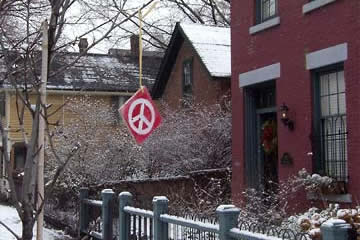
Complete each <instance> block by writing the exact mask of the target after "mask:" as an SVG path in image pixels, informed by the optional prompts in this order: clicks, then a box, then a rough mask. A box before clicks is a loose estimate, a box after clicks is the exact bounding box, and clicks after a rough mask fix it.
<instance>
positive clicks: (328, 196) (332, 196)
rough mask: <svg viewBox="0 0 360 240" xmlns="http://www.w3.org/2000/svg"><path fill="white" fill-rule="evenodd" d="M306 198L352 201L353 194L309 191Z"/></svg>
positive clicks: (341, 201) (342, 201)
mask: <svg viewBox="0 0 360 240" xmlns="http://www.w3.org/2000/svg"><path fill="white" fill-rule="evenodd" d="M306 198H307V199H309V200H326V201H329V202H340V203H352V195H351V194H323V195H319V194H318V193H314V192H308V193H307V194H306Z"/></svg>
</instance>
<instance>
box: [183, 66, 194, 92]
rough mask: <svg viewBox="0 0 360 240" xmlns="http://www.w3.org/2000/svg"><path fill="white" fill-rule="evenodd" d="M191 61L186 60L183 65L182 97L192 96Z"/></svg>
mask: <svg viewBox="0 0 360 240" xmlns="http://www.w3.org/2000/svg"><path fill="white" fill-rule="evenodd" d="M192 81H193V79H192V60H191V59H190V60H186V61H184V63H183V97H184V98H189V97H191V96H192Z"/></svg>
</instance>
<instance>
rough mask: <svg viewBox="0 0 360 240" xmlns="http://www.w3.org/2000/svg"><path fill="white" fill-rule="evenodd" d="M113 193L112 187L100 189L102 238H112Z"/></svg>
mask: <svg viewBox="0 0 360 240" xmlns="http://www.w3.org/2000/svg"><path fill="white" fill-rule="evenodd" d="M114 195H115V193H114V192H113V190H112V189H104V190H102V191H101V198H102V209H101V212H102V240H112V238H113V218H112V210H113V199H114Z"/></svg>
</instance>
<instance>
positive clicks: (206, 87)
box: [162, 40, 230, 108]
mask: <svg viewBox="0 0 360 240" xmlns="http://www.w3.org/2000/svg"><path fill="white" fill-rule="evenodd" d="M190 59H192V61H193V72H192V77H193V79H192V80H193V81H192V92H193V94H192V95H193V97H194V102H195V103H201V104H215V103H218V102H219V101H220V99H221V97H222V96H223V95H224V94H225V93H227V92H228V91H229V89H230V80H228V79H214V78H212V77H211V76H210V74H209V73H208V71H207V70H206V68H205V66H204V65H203V63H202V62H201V61H200V59H199V57H198V55H197V54H196V53H195V52H194V49H193V48H192V46H191V44H190V43H189V42H188V41H187V40H185V41H184V42H183V44H182V46H181V48H180V50H179V53H178V55H177V58H176V61H175V64H174V65H173V68H172V70H171V74H170V77H169V80H168V82H167V84H166V87H165V91H164V94H163V96H162V99H163V100H164V101H165V102H166V103H168V104H169V106H171V107H175V108H176V107H179V106H181V102H180V100H181V99H182V97H183V96H182V94H183V90H182V81H183V63H184V61H186V60H190Z"/></svg>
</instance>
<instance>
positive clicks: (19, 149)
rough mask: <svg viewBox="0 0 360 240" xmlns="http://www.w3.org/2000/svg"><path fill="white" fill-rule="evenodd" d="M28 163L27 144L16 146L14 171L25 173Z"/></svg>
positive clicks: (17, 144)
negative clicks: (26, 163)
mask: <svg viewBox="0 0 360 240" xmlns="http://www.w3.org/2000/svg"><path fill="white" fill-rule="evenodd" d="M25 162H26V145H25V143H22V142H21V143H15V144H14V170H20V171H24V168H25Z"/></svg>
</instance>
